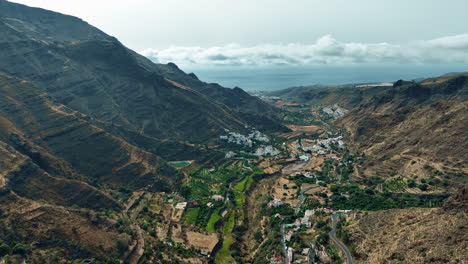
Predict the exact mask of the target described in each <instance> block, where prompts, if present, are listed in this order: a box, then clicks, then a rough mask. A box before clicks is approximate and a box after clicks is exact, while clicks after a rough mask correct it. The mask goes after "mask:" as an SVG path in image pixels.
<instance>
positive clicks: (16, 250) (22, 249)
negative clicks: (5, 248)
mask: <svg viewBox="0 0 468 264" xmlns="http://www.w3.org/2000/svg"><path fill="white" fill-rule="evenodd" d="M26 251H28V250H27V248H26V246H25V245H23V244H21V243H18V244H16V245H15V246H14V247H13V249H12V250H11V252H12V253H13V254H18V255H24V254H26Z"/></svg>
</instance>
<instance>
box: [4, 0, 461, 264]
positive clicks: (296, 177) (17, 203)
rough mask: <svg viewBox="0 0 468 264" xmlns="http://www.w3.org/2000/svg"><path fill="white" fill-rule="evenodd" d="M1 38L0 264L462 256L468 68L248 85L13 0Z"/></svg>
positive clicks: (284, 262) (226, 263)
mask: <svg viewBox="0 0 468 264" xmlns="http://www.w3.org/2000/svg"><path fill="white" fill-rule="evenodd" d="M0 36H1V38H0V264H26V263H31V264H42V263H47V264H49V263H50V264H78V263H89V264H91V263H92V264H153V263H154V264H156V263H158V264H159V263H162V264H172V263H176V264H177V263H181V264H189V263H192V264H205V263H207V264H234V263H240V264H247V263H248V264H267V263H270V264H275V263H277V264H280V263H281V264H293V263H302V264H304V263H307V264H312V263H327V264H339V263H348V264H350V263H416V264H417V263H454V264H455V263H468V257H467V254H466V251H467V241H468V232H467V230H466V228H467V226H468V225H467V224H468V223H467V219H468V218H467V213H468V210H467V208H468V206H467V205H468V189H467V184H468V162H467V161H468V150H467V148H466V143H467V142H468V116H467V113H468V73H452V74H446V75H443V76H440V77H433V78H429V79H421V80H417V81H415V80H413V81H405V80H395V82H393V83H387V82H385V83H375V84H347V85H313V86H301V87H293V88H287V89H284V90H277V91H273V92H266V91H265V92H258V93H255V94H249V93H248V92H245V91H244V90H243V89H241V88H238V87H235V88H226V87H223V86H221V85H220V84H216V83H206V82H204V81H202V80H200V79H199V78H198V77H197V75H195V73H186V72H184V71H183V70H181V69H180V68H179V66H177V65H176V64H175V63H172V62H170V63H158V62H152V61H150V60H149V59H147V58H146V57H144V56H142V55H140V54H139V53H137V52H135V51H133V50H131V49H129V48H127V47H126V46H124V45H123V44H122V43H121V42H120V41H119V40H117V39H116V38H115V37H112V36H109V35H107V34H106V33H104V32H102V31H101V30H99V29H97V28H95V27H93V26H91V25H89V24H88V23H86V22H84V21H83V20H81V19H79V18H76V17H72V16H68V15H63V14H60V13H56V12H52V11H48V10H44V9H40V8H32V7H28V6H24V5H21V4H16V3H13V2H9V1H6V0H0ZM272 56H273V55H272ZM215 57H216V56H215ZM273 57H274V56H273Z"/></svg>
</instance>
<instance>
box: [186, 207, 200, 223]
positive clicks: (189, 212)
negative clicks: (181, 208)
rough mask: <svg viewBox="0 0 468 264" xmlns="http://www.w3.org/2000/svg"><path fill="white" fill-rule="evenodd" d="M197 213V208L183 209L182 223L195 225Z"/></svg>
mask: <svg viewBox="0 0 468 264" xmlns="http://www.w3.org/2000/svg"><path fill="white" fill-rule="evenodd" d="M199 212H200V208H199V207H197V208H187V209H185V212H184V215H183V216H182V221H183V222H184V223H187V224H193V223H196V221H197V217H198V213H199Z"/></svg>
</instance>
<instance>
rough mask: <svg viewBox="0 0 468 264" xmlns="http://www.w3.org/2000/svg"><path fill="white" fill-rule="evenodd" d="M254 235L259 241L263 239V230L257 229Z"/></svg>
mask: <svg viewBox="0 0 468 264" xmlns="http://www.w3.org/2000/svg"><path fill="white" fill-rule="evenodd" d="M253 236H254V239H255V240H257V241H258V242H260V241H262V232H260V231H258V230H257V231H255V233H254V234H253Z"/></svg>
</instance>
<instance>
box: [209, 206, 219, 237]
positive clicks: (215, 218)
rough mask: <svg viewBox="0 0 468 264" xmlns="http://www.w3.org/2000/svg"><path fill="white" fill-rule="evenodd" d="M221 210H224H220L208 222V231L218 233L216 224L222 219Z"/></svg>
mask: <svg viewBox="0 0 468 264" xmlns="http://www.w3.org/2000/svg"><path fill="white" fill-rule="evenodd" d="M221 209H222V208H218V209H217V210H215V211H214V212H213V213H212V214H211V216H210V219H209V220H208V223H207V224H206V231H208V232H216V224H217V223H218V221H219V220H220V219H221V216H220V215H219V213H220V211H221Z"/></svg>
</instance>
